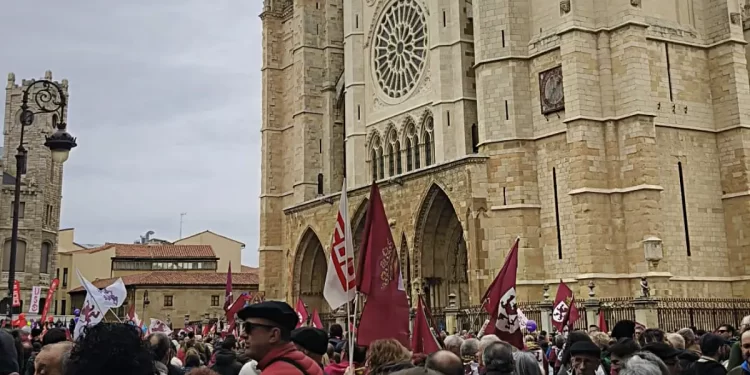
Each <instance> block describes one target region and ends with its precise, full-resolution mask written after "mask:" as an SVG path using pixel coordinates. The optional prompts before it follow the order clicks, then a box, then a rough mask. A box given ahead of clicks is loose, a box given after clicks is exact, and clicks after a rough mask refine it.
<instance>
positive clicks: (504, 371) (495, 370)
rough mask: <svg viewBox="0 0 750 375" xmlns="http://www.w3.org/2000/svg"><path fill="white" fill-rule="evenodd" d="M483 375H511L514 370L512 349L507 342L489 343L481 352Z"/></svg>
mask: <svg viewBox="0 0 750 375" xmlns="http://www.w3.org/2000/svg"><path fill="white" fill-rule="evenodd" d="M482 363H484V374H485V375H512V374H514V372H515V370H516V366H515V362H514V361H513V347H512V346H511V345H510V344H508V343H507V342H503V341H497V342H491V343H489V344H488V345H486V346H485V347H484V349H483V350H482Z"/></svg>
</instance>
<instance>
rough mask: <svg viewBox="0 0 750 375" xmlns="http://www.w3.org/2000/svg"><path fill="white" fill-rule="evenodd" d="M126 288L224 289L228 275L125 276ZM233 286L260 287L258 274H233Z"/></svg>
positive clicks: (104, 283)
mask: <svg viewBox="0 0 750 375" xmlns="http://www.w3.org/2000/svg"><path fill="white" fill-rule="evenodd" d="M117 279H119V277H113V278H109V279H97V280H94V281H93V282H92V283H93V284H94V285H95V286H96V287H97V288H104V287H106V286H107V285H110V284H112V283H113V282H115V281H116V280H117ZM122 281H123V282H124V283H125V286H215V287H221V288H223V287H224V286H225V285H226V283H227V274H226V273H213V272H210V273H209V272H205V273H204V272H184V271H155V272H147V273H139V274H136V275H128V276H123V277H122ZM232 285H235V286H249V285H258V274H256V273H233V274H232ZM76 292H83V287H78V288H75V289H73V290H71V291H70V292H69V293H76Z"/></svg>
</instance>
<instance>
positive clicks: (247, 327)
mask: <svg viewBox="0 0 750 375" xmlns="http://www.w3.org/2000/svg"><path fill="white" fill-rule="evenodd" d="M244 328H245V333H247V334H250V333H251V332H252V331H253V329H255V328H266V329H273V328H279V327H278V326H274V325H270V324H260V323H251V322H245V326H244Z"/></svg>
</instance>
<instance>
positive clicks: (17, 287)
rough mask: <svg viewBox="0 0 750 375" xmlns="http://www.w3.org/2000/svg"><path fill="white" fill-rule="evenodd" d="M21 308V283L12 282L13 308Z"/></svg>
mask: <svg viewBox="0 0 750 375" xmlns="http://www.w3.org/2000/svg"><path fill="white" fill-rule="evenodd" d="M20 306H21V283H20V282H18V280H13V307H20Z"/></svg>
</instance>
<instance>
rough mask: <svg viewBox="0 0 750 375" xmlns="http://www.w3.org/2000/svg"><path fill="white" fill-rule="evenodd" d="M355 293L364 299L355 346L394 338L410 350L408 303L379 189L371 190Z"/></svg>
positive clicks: (373, 185)
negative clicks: (362, 295) (365, 299)
mask: <svg viewBox="0 0 750 375" xmlns="http://www.w3.org/2000/svg"><path fill="white" fill-rule="evenodd" d="M360 251H361V253H360V255H359V268H358V270H357V271H358V272H357V277H358V280H357V289H358V290H359V292H360V293H362V294H364V295H366V296H367V301H366V302H365V306H364V309H363V310H362V316H361V318H360V324H359V327H357V345H362V346H369V345H370V343H371V342H372V341H374V340H378V339H386V338H393V339H396V340H397V341H398V342H400V343H401V344H402V345H403V346H405V347H408V346H409V344H410V343H409V302H408V301H407V299H406V290H405V289H404V281H403V278H402V277H401V269H400V268H399V261H398V254H397V253H396V246H395V245H394V244H393V236H392V235H391V228H390V226H389V225H388V218H387V217H386V215H385V208H384V207H383V201H382V200H381V198H380V190H379V189H378V185H377V184H375V183H373V184H372V187H371V188H370V200H369V203H368V207H367V216H366V218H365V228H364V231H363V233H362V245H361V250H360Z"/></svg>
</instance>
